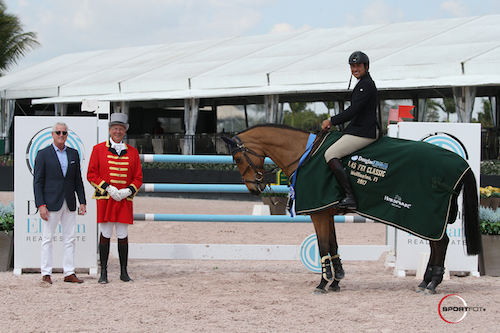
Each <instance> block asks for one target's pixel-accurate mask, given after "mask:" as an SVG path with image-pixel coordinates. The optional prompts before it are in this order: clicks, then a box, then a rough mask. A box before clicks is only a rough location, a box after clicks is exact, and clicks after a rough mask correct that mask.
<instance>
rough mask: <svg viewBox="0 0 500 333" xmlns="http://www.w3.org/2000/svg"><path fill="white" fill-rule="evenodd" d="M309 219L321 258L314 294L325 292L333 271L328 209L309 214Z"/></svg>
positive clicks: (331, 279)
mask: <svg viewBox="0 0 500 333" xmlns="http://www.w3.org/2000/svg"><path fill="white" fill-rule="evenodd" d="M311 219H312V221H313V224H314V230H315V231H316V238H317V240H318V248H319V256H320V258H321V271H322V274H321V281H320V283H319V285H318V286H317V287H316V289H315V290H314V293H315V294H324V293H326V289H325V287H326V285H327V284H328V282H329V281H333V273H332V267H331V257H330V255H329V253H330V232H331V230H330V223H329V219H330V215H329V213H328V211H321V212H318V213H314V214H311Z"/></svg>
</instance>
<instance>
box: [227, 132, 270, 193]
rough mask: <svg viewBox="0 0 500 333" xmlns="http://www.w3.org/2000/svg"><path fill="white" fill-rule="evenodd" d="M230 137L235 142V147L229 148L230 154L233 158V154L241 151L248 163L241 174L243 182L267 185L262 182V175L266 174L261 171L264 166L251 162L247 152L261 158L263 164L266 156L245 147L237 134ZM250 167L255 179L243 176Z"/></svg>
mask: <svg viewBox="0 0 500 333" xmlns="http://www.w3.org/2000/svg"><path fill="white" fill-rule="evenodd" d="M232 139H233V141H234V142H235V143H236V147H235V148H234V149H233V150H231V155H232V156H233V159H234V158H235V157H234V155H235V154H237V153H239V152H241V153H243V156H244V157H245V159H246V161H247V163H248V165H247V167H246V168H245V171H244V172H243V173H242V174H241V179H242V181H243V182H244V183H252V184H258V185H260V184H264V185H265V186H267V184H266V183H264V176H265V175H266V173H265V172H262V171H263V170H264V166H260V165H255V164H253V162H252V160H251V159H250V157H249V156H248V154H252V155H255V156H257V157H259V158H262V165H264V159H265V158H266V156H263V155H260V154H257V153H256V152H255V151H253V150H252V149H250V148H248V147H245V145H244V144H243V142H242V141H241V139H240V138H239V137H238V136H237V135H235V136H233V138H232ZM235 162H236V160H235ZM250 168H252V170H253V171H254V174H255V176H254V178H255V180H247V179H245V178H243V176H245V174H246V173H247V171H248V169H250ZM259 169H261V170H262V171H259Z"/></svg>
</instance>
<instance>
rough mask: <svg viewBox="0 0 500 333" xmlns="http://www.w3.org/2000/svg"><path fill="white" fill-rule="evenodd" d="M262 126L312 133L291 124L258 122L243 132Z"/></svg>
mask: <svg viewBox="0 0 500 333" xmlns="http://www.w3.org/2000/svg"><path fill="white" fill-rule="evenodd" d="M260 127H269V128H276V129H286V130H291V131H297V132H302V133H307V134H310V132H307V131H304V130H303V129H300V128H296V127H292V126H289V125H284V124H258V125H254V126H252V127H249V128H247V129H246V130H244V131H243V132H241V133H245V132H247V131H250V130H253V129H255V128H260ZM241 133H240V134H241Z"/></svg>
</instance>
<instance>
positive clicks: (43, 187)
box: [33, 144, 87, 211]
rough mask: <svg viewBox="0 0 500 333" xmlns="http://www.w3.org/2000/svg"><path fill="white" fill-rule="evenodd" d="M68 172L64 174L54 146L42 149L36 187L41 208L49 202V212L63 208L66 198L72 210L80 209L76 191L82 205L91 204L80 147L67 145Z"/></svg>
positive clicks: (39, 155) (36, 165)
mask: <svg viewBox="0 0 500 333" xmlns="http://www.w3.org/2000/svg"><path fill="white" fill-rule="evenodd" d="M66 153H67V156H68V171H67V172H66V177H64V176H63V172H62V169H61V164H60V163H59V159H58V158H57V155H56V151H55V149H54V146H53V145H52V144H51V145H50V146H48V147H46V148H44V149H41V150H39V151H38V153H37V155H36V158H35V177H34V179H33V188H34V191H35V204H36V206H37V207H40V206H41V205H44V204H45V205H47V209H48V210H49V211H58V210H60V209H61V207H62V205H63V202H64V199H66V204H67V205H68V208H69V210H70V211H75V210H76V198H75V192H76V194H77V195H78V201H79V202H80V204H87V201H86V200H85V191H84V188H83V181H82V174H81V171H80V156H79V154H78V151H77V150H76V149H73V148H70V147H66Z"/></svg>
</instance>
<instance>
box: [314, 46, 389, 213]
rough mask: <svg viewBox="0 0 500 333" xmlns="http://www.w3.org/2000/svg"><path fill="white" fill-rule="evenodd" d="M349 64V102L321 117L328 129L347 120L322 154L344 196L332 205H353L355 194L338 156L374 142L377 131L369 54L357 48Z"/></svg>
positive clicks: (375, 89)
mask: <svg viewBox="0 0 500 333" xmlns="http://www.w3.org/2000/svg"><path fill="white" fill-rule="evenodd" d="M349 64H350V66H351V73H352V75H353V76H354V77H355V78H356V79H357V82H356V85H355V87H354V90H353V92H352V95H351V105H350V106H349V107H348V108H347V109H345V110H344V111H343V112H340V113H339V114H338V115H336V116H333V117H331V118H330V119H326V120H324V121H323V123H322V129H323V130H325V129H330V127H332V126H333V125H340V124H343V123H345V122H347V121H350V124H349V125H348V126H347V127H346V128H345V129H344V130H343V135H342V137H341V138H340V139H339V140H337V141H336V142H335V143H333V144H332V145H331V146H330V147H329V148H328V149H327V150H326V152H325V155H324V156H325V160H326V162H327V163H328V166H329V167H330V169H331V170H332V172H333V174H334V175H335V178H336V179H337V182H338V183H339V185H340V186H341V187H342V189H343V190H344V192H345V196H346V197H345V198H344V199H342V200H341V201H340V202H339V203H338V204H337V205H336V206H335V207H336V208H345V209H356V208H357V201H356V197H355V196H354V193H353V191H352V187H351V184H350V183H349V177H348V175H347V173H346V171H345V169H344V166H343V165H342V163H341V162H340V159H341V158H342V157H344V156H347V155H349V154H352V153H353V152H355V151H357V150H359V149H361V148H363V147H366V146H368V145H369V144H371V143H373V142H375V141H376V140H377V139H378V137H379V134H380V125H379V124H378V122H377V105H378V97H377V87H376V86H375V82H373V80H372V78H371V76H370V73H368V69H369V67H370V60H369V59H368V56H367V55H366V54H365V53H363V52H361V51H356V52H354V53H352V54H351V56H350V57H349ZM351 78H352V77H351ZM349 86H350V82H349Z"/></svg>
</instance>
